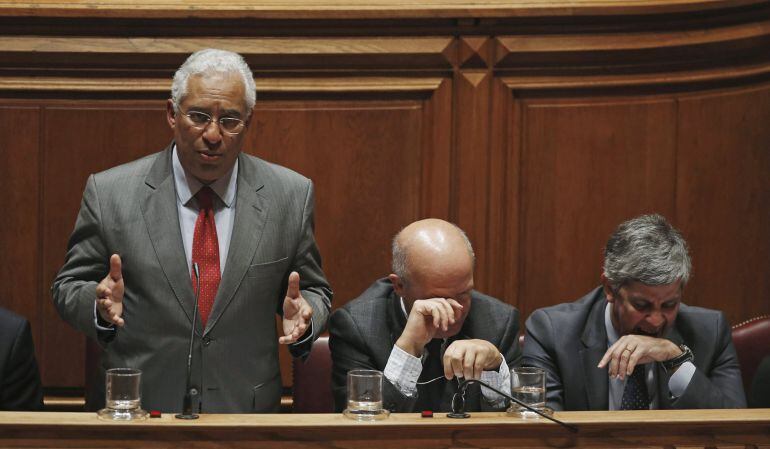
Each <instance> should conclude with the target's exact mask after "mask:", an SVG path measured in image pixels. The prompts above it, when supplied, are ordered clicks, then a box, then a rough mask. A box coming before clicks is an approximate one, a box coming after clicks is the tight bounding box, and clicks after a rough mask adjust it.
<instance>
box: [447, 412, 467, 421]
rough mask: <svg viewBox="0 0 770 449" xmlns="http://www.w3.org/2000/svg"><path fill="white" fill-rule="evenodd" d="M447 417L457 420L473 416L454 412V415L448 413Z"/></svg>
mask: <svg viewBox="0 0 770 449" xmlns="http://www.w3.org/2000/svg"><path fill="white" fill-rule="evenodd" d="M446 417H447V418H455V419H465V418H470V417H471V415H470V414H469V413H465V412H459V413H454V412H452V413H447V414H446Z"/></svg>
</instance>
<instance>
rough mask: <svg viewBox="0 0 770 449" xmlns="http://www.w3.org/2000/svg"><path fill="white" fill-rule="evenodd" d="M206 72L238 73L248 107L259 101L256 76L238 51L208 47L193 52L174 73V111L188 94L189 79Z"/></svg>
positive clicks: (250, 107) (172, 86)
mask: <svg viewBox="0 0 770 449" xmlns="http://www.w3.org/2000/svg"><path fill="white" fill-rule="evenodd" d="M204 73H237V74H239V75H240V76H241V79H242V80H243V87H244V90H245V92H246V93H245V98H244V100H245V101H246V108H247V110H248V111H251V110H252V109H253V108H254V103H256V102H257V87H256V85H255V84H254V76H253V74H252V73H251V69H250V68H249V66H248V64H246V61H244V60H243V57H242V56H241V55H239V54H238V53H233V52H231V51H227V50H219V49H216V48H207V49H205V50H199V51H196V52H195V53H193V54H191V55H190V57H189V58H187V60H186V61H185V62H184V64H182V66H181V67H179V69H178V70H177V71H176V73H175V74H174V81H173V82H172V83H171V100H173V102H174V111H175V112H179V111H177V107H178V105H179V104H180V103H181V102H182V100H184V97H185V96H186V95H187V80H188V79H189V78H190V77H191V76H194V75H201V74H204Z"/></svg>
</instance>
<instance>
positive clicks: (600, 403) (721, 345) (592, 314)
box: [522, 215, 746, 410]
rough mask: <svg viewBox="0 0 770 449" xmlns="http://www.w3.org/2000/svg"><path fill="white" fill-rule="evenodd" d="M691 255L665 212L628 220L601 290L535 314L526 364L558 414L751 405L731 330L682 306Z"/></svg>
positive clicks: (610, 245)
mask: <svg viewBox="0 0 770 449" xmlns="http://www.w3.org/2000/svg"><path fill="white" fill-rule="evenodd" d="M689 277H690V256H689V255H688V251H687V245H686V243H685V241H684V238H682V236H681V234H680V233H679V232H678V231H677V230H676V229H674V228H673V227H672V226H671V225H670V224H669V223H668V222H667V221H666V220H665V219H664V218H663V217H661V216H660V215H644V216H641V217H637V218H634V219H633V220H629V221H627V222H625V223H622V224H621V225H620V226H618V228H617V229H616V230H615V232H614V233H613V234H612V236H611V237H610V239H609V241H608V242H607V247H606V248H605V252H604V272H603V274H602V276H601V280H602V285H601V286H600V287H598V288H596V289H594V290H593V291H592V292H590V293H589V294H587V295H586V296H584V297H582V298H581V299H579V300H577V301H575V302H572V303H566V304H559V305H556V306H552V307H546V308H544V309H539V310H536V311H535V312H534V313H532V315H530V317H529V319H527V323H526V331H527V334H526V338H525V340H524V354H523V356H522V364H523V365H528V366H537V367H541V368H544V369H545V370H546V371H547V373H548V380H547V385H546V388H547V390H548V391H547V403H548V406H549V407H551V408H553V409H554V410H629V409H672V408H675V409H684V408H733V407H745V406H746V399H745V397H744V394H743V386H742V382H741V372H740V368H739V366H738V359H737V356H736V354H735V348H734V347H733V343H732V337H731V332H730V326H729V324H728V323H727V320H726V319H725V317H724V315H723V314H722V313H721V312H719V311H716V310H709V309H704V308H701V307H691V306H687V305H685V304H684V303H682V295H683V294H684V287H685V284H686V283H687V280H688V279H689Z"/></svg>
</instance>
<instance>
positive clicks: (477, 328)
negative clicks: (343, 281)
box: [329, 219, 520, 412]
mask: <svg viewBox="0 0 770 449" xmlns="http://www.w3.org/2000/svg"><path fill="white" fill-rule="evenodd" d="M474 261H475V255H474V253H473V248H472V246H471V243H470V241H469V240H468V238H467V237H466V236H465V233H464V232H463V231H462V230H461V229H460V228H458V227H457V226H455V225H453V224H451V223H448V222H446V221H443V220H438V219H427V220H421V221H417V222H415V223H412V224H410V225H409V226H407V227H405V228H404V229H403V230H402V231H401V232H399V233H398V234H397V235H396V237H395V238H394V239H393V258H392V269H393V272H392V273H391V274H390V275H389V276H388V277H386V278H382V279H379V280H377V281H376V282H375V283H374V284H372V285H371V286H370V287H369V288H368V289H367V290H366V291H365V292H364V293H362V294H361V296H359V297H358V298H356V299H354V300H353V301H350V302H348V303H347V304H345V305H344V306H343V307H341V308H340V309H338V310H336V311H335V312H334V313H333V314H332V315H331V318H330V325H329V332H330V334H331V337H330V346H331V352H332V362H333V368H332V391H333V393H334V402H335V408H336V410H337V411H342V410H343V409H345V406H346V401H347V382H346V379H347V373H348V371H350V370H353V369H375V370H380V371H383V372H384V375H385V376H384V377H385V379H384V380H383V406H384V408H386V409H388V410H390V411H392V412H412V411H422V410H433V411H449V410H450V409H451V400H452V395H453V394H454V393H455V392H456V391H457V387H458V385H459V383H460V381H461V380H462V379H481V380H482V381H483V382H486V383H488V384H490V385H492V386H494V387H496V388H499V389H500V390H502V391H510V367H512V366H514V365H515V364H516V363H518V361H519V357H520V350H519V347H518V344H517V334H518V331H519V313H518V311H517V310H516V309H515V308H513V307H511V306H510V305H508V304H505V303H502V302H500V301H498V300H497V299H494V298H492V297H489V296H487V295H484V294H482V293H479V292H477V291H475V290H474V289H473V266H474ZM465 398H466V410H468V411H482V410H485V411H486V410H489V411H491V410H500V409H503V408H504V407H505V405H506V404H505V399H504V398H503V397H502V396H499V395H497V394H496V393H494V392H493V391H491V390H489V389H487V388H484V387H480V386H479V385H478V384H474V385H471V386H470V387H469V388H468V390H467V393H466V396H465Z"/></svg>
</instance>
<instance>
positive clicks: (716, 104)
mask: <svg viewBox="0 0 770 449" xmlns="http://www.w3.org/2000/svg"><path fill="white" fill-rule="evenodd" d="M678 148H679V151H678V153H677V177H676V179H677V189H676V195H677V219H676V221H677V222H678V223H679V224H680V226H681V227H682V231H683V232H684V234H685V237H686V238H687V240H688V242H689V243H690V247H691V252H692V255H693V269H694V271H693V280H692V283H691V285H690V286H689V287H688V291H687V293H686V300H687V301H688V302H691V303H694V304H697V305H701V306H703V307H711V308H717V309H721V310H724V311H725V312H726V314H727V317H728V318H729V320H730V321H731V322H732V323H733V324H735V323H738V322H740V321H743V320H745V319H747V318H749V317H753V316H757V315H761V314H770V275H769V274H770V239H769V238H768V233H769V232H770V85H769V84H762V85H759V86H756V87H748V88H739V89H729V90H720V91H717V92H704V93H698V94H694V95H691V96H687V97H684V98H682V99H681V100H680V102H679V128H678Z"/></svg>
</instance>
